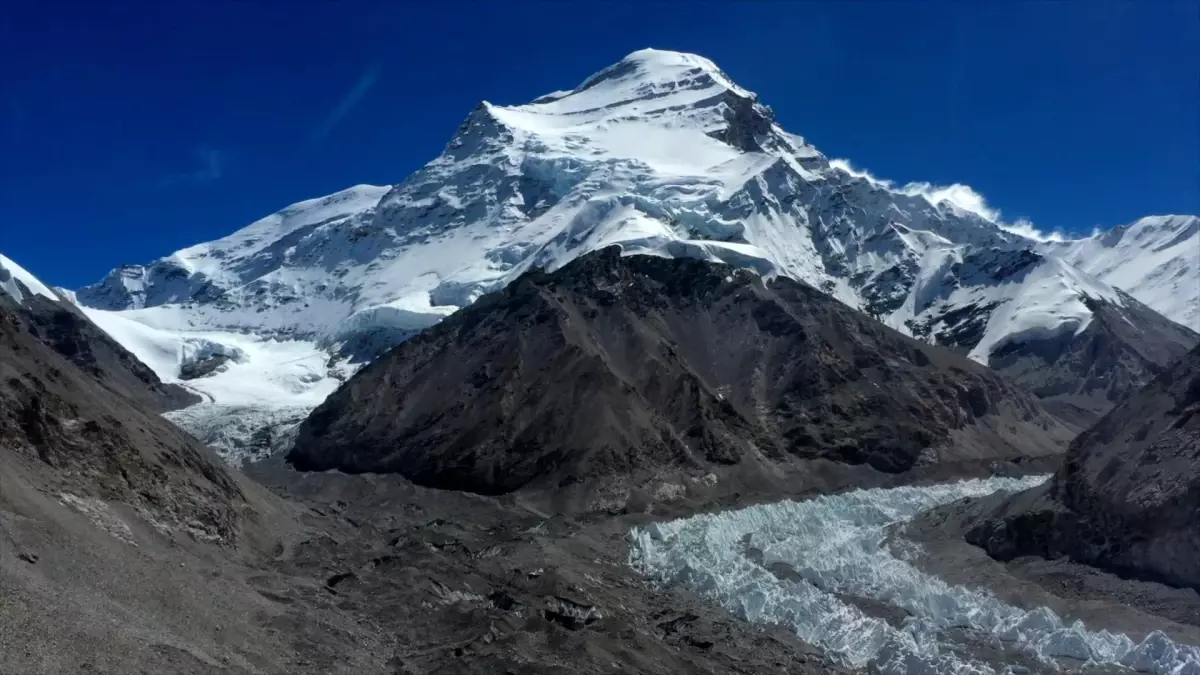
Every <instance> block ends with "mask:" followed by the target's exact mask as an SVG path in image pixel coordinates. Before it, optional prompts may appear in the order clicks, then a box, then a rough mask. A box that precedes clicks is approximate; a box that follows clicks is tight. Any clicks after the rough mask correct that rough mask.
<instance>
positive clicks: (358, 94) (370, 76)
mask: <svg viewBox="0 0 1200 675" xmlns="http://www.w3.org/2000/svg"><path fill="white" fill-rule="evenodd" d="M378 79H379V67H378V66H371V67H370V68H368V69H367V70H366V71H364V72H363V74H362V75H360V76H359V77H358V80H357V81H356V82H355V83H354V86H353V87H350V91H347V92H346V94H345V95H344V96H342V98H341V100H340V101H338V104H337V105H335V106H334V107H333V110H330V111H329V114H328V115H326V116H325V120H324V121H323V122H321V124H319V125H317V127H316V128H315V129H313V130H312V132H311V133H309V135H308V142H309V143H310V144H315V143H320V142H321V141H322V140H324V139H325V137H326V136H328V135H329V134H330V132H332V131H333V130H334V128H335V127H337V125H338V124H340V123H341V121H342V120H343V119H344V118H345V117H346V115H349V114H350V111H352V110H354V107H355V106H357V105H358V104H359V102H360V101H362V100H363V97H364V96H366V95H367V93H368V92H370V91H371V87H373V86H375V82H376V80H378Z"/></svg>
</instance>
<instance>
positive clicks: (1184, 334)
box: [988, 296, 1200, 429]
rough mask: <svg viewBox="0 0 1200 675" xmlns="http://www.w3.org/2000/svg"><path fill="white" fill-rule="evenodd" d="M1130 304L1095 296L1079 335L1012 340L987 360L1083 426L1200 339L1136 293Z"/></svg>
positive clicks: (1059, 413)
mask: <svg viewBox="0 0 1200 675" xmlns="http://www.w3.org/2000/svg"><path fill="white" fill-rule="evenodd" d="M1123 300H1124V306H1122V307H1116V306H1114V305H1113V304H1111V303H1108V302H1105V301H1102V300H1089V301H1088V308H1089V309H1090V310H1091V312H1092V320H1091V322H1090V323H1089V324H1088V326H1087V328H1085V329H1084V330H1082V331H1081V332H1079V333H1078V334H1070V333H1067V334H1063V335H1060V336H1058V337H1057V338H1049V339H1040V340H1032V341H1029V342H1023V343H1013V344H1010V345H1007V346H1006V347H1004V348H1002V349H1000V350H997V351H996V352H993V353H992V355H991V358H990V359H989V361H988V364H989V365H990V366H991V367H992V368H993V369H994V370H996V371H997V372H999V373H1001V374H1002V375H1004V376H1005V377H1006V378H1008V379H1009V380H1012V381H1013V382H1015V383H1016V384H1019V385H1021V386H1022V387H1023V388H1025V389H1027V390H1028V391H1029V392H1030V393H1032V394H1034V396H1036V397H1037V398H1038V399H1040V400H1041V403H1042V405H1044V406H1045V407H1046V409H1047V410H1049V411H1050V412H1052V413H1054V414H1055V415H1056V416H1058V417H1059V418H1060V419H1062V420H1064V421H1066V422H1067V423H1068V424H1070V425H1072V426H1074V427H1077V428H1079V429H1085V428H1087V427H1088V426H1090V425H1091V424H1093V423H1095V422H1096V421H1097V420H1098V419H1099V418H1100V417H1101V416H1102V415H1104V413H1106V412H1108V411H1109V410H1110V409H1111V408H1112V407H1113V406H1114V405H1116V404H1117V403H1120V402H1121V401H1123V400H1124V399H1125V398H1126V397H1128V396H1130V395H1132V394H1134V393H1135V392H1137V391H1138V389H1140V388H1141V387H1142V386H1143V385H1144V384H1146V383H1147V382H1149V381H1150V380H1152V379H1154V377H1155V376H1156V375H1158V374H1160V373H1163V372H1165V371H1167V370H1169V369H1170V368H1171V367H1172V364H1173V363H1175V362H1176V361H1177V360H1178V359H1179V358H1181V357H1183V356H1184V355H1185V354H1187V352H1188V350H1189V349H1191V348H1192V347H1195V346H1196V345H1197V344H1198V343H1200V335H1197V334H1196V333H1195V332H1193V331H1192V330H1191V329H1189V328H1186V327H1185V326H1182V325H1180V324H1177V323H1174V322H1172V321H1169V320H1167V319H1165V318H1163V316H1162V315H1161V314H1158V313H1157V312H1155V311H1153V310H1151V309H1150V308H1149V307H1146V306H1145V305H1143V304H1141V303H1140V302H1138V301H1136V300H1134V299H1133V298H1131V297H1129V296H1124V297H1123Z"/></svg>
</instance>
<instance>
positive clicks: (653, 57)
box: [575, 48, 750, 95]
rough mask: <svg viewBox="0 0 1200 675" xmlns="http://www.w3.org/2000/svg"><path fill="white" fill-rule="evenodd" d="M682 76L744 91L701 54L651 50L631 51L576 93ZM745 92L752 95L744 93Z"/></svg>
mask: <svg viewBox="0 0 1200 675" xmlns="http://www.w3.org/2000/svg"><path fill="white" fill-rule="evenodd" d="M681 75H688V76H691V77H696V76H703V75H707V76H708V77H710V78H712V79H714V80H717V81H719V82H720V83H721V84H724V85H726V86H727V87H728V88H731V89H739V90H740V89H741V88H740V87H738V86H737V85H736V84H734V83H733V82H732V81H731V80H729V77H728V76H727V75H725V73H723V72H722V71H721V69H720V68H718V67H717V64H715V63H713V62H712V61H710V60H708V59H706V58H704V57H703V56H700V55H699V54H689V53H686V52H673V51H666V50H662V49H650V48H647V49H639V50H637V51H635V52H631V53H630V54H629V55H627V56H626V57H625V58H623V59H621V60H620V61H618V62H616V63H614V64H613V65H611V66H609V67H607V68H604V69H603V70H601V71H599V72H597V73H594V74H593V75H591V76H590V77H588V78H587V79H585V80H584V81H583V83H582V84H580V85H579V86H578V87H576V88H575V91H576V92H579V91H584V90H586V89H590V88H591V87H594V86H596V85H598V84H600V83H602V82H606V81H612V80H619V79H637V80H642V81H658V82H669V81H675V80H677V79H678V78H679V77H680V76H681ZM742 92H743V93H746V94H747V95H750V94H749V92H745V91H744V90H742Z"/></svg>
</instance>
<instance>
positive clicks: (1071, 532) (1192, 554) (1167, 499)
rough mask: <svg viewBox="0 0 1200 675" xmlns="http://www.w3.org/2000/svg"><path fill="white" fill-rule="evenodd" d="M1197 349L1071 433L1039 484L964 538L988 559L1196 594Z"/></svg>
mask: <svg viewBox="0 0 1200 675" xmlns="http://www.w3.org/2000/svg"><path fill="white" fill-rule="evenodd" d="M1198 511H1200V348H1197V349H1193V350H1192V351H1191V352H1190V353H1188V354H1187V355H1186V356H1185V357H1184V358H1183V359H1182V360H1180V361H1179V362H1177V363H1176V364H1174V365H1173V366H1172V367H1171V368H1169V369H1167V370H1166V371H1165V372H1163V373H1162V374H1160V375H1159V376H1158V377H1157V378H1155V379H1154V380H1153V381H1152V382H1151V383H1150V384H1149V385H1147V386H1146V387H1144V388H1143V389H1142V390H1141V391H1139V392H1137V393H1136V394H1134V395H1133V396H1131V397H1130V398H1129V399H1128V400H1126V401H1125V402H1124V403H1122V404H1120V405H1118V406H1117V407H1116V408H1114V409H1113V410H1112V411H1111V412H1110V413H1108V414H1107V415H1105V416H1104V417H1103V418H1102V419H1101V420H1100V421H1099V422H1098V423H1097V424H1096V425H1095V426H1093V427H1091V428H1090V429H1088V430H1087V431H1085V432H1084V433H1082V434H1080V435H1079V437H1078V438H1076V439H1075V440H1074V441H1073V442H1072V443H1071V446H1070V449H1069V450H1068V452H1067V457H1066V461H1065V462H1064V464H1063V467H1062V469H1061V470H1060V471H1059V472H1058V474H1057V475H1055V477H1054V480H1053V481H1052V482H1051V483H1050V484H1049V485H1047V486H1044V487H1042V488H1037V489H1035V490H1033V491H1030V492H1028V493H1023V494H1021V495H1017V496H1016V497H1014V498H1012V499H1010V500H1008V501H1007V502H1005V503H1004V504H1002V505H1001V506H999V507H997V508H996V509H995V510H994V511H993V512H992V513H988V514H984V515H983V516H981V517H980V518H979V519H978V522H977V523H976V524H975V525H974V527H973V528H972V529H971V530H970V531H969V532H968V533H967V538H968V540H969V541H971V542H972V543H975V544H977V545H980V546H982V547H984V548H985V549H987V550H988V551H989V553H991V554H992V555H993V556H996V557H999V558H1003V559H1008V558H1012V557H1015V556H1019V555H1030V554H1033V555H1041V556H1044V557H1047V558H1055V557H1058V556H1061V555H1064V554H1065V555H1069V556H1070V557H1071V558H1073V559H1075V560H1078V561H1080V562H1084V563H1088V564H1091V565H1095V566H1098V567H1102V568H1107V569H1111V570H1114V571H1117V572H1121V573H1123V574H1129V575H1132V576H1134V577H1138V578H1145V579H1153V580H1160V581H1165V582H1167V583H1169V584H1172V585H1177V586H1190V587H1193V588H1200V520H1197V517H1196V514H1197V512H1198Z"/></svg>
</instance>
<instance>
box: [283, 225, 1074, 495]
mask: <svg viewBox="0 0 1200 675" xmlns="http://www.w3.org/2000/svg"><path fill="white" fill-rule="evenodd" d="M1069 436H1070V432H1069V431H1068V430H1067V429H1066V428H1064V426H1063V425H1062V424H1061V423H1060V422H1059V421H1058V420H1057V419H1055V418H1053V417H1052V416H1050V415H1048V414H1047V413H1046V412H1045V411H1044V410H1043V409H1042V408H1041V407H1040V406H1039V405H1038V404H1037V403H1036V402H1034V400H1033V399H1032V398H1031V397H1030V396H1028V395H1027V394H1025V393H1024V392H1022V391H1021V390H1019V389H1018V388H1016V387H1014V386H1013V385H1011V384H1009V383H1007V382H1005V381H1004V380H1003V379H1001V378H1000V377H998V376H996V375H995V374H994V373H992V372H991V371H990V370H988V369H987V368H985V367H983V366H980V365H978V364H976V363H974V362H971V361H969V360H967V359H965V358H963V357H960V356H957V355H955V354H952V353H950V352H949V351H947V350H944V349H941V348H938V347H934V346H930V345H927V344H923V343H920V342H917V341H915V340H912V339H910V338H907V337H905V336H903V335H901V334H899V333H897V332H895V331H893V330H891V329H888V328H886V327H885V326H883V325H881V324H879V323H878V322H876V321H874V320H872V319H870V318H869V317H867V316H866V315H865V314H862V313H860V312H858V311H855V310H852V309H850V308H849V307H846V306H845V305H843V304H841V303H839V302H837V301H835V300H833V299H831V298H829V297H828V296H826V295H824V294H822V293H820V292H818V291H816V290H815V289H813V288H811V287H809V286H806V285H804V284H801V283H798V282H795V281H791V280H788V279H784V278H779V279H775V280H773V281H770V282H767V283H765V284H764V282H763V281H762V280H761V279H760V278H759V277H757V276H755V275H753V274H751V273H749V272H746V271H737V270H733V269H732V268H730V267H727V266H725V265H720V264H713V263H709V262H703V261H698V260H688V259H675V260H672V259H664V258H657V257H650V256H629V257H622V256H621V255H620V254H619V251H618V250H617V249H616V248H610V249H605V250H603V251H600V252H598V253H595V254H591V255H588V256H585V257H583V258H581V259H579V260H577V261H575V262H572V263H571V264H569V265H567V266H566V267H564V268H562V269H560V270H559V271H557V272H555V273H553V274H545V273H543V272H541V271H534V272H530V273H528V274H526V275H524V276H522V277H521V278H520V279H518V280H517V281H515V282H514V283H513V284H512V285H511V286H509V287H508V288H506V289H505V290H503V291H500V292H498V293H495V294H492V295H489V296H486V297H485V298H483V299H481V300H480V301H478V302H477V303H475V304H474V305H472V306H471V307H469V308H467V309H465V310H462V311H461V312H459V313H458V314H456V315H454V316H453V317H451V318H449V319H447V320H446V321H445V322H443V323H441V324H439V325H438V326H435V327H434V328H432V329H429V330H427V331H426V332H424V333H422V334H421V335H419V336H417V337H416V338H414V339H412V340H410V341H409V342H406V343H404V344H403V345H401V346H399V347H397V348H396V349H394V350H393V351H391V352H389V353H388V354H386V355H385V356H383V357H381V358H380V359H379V360H378V361H376V362H375V363H373V364H372V365H370V366H369V367H367V368H366V369H364V370H363V371H362V372H360V373H359V374H358V375H356V376H355V377H354V378H352V379H351V380H350V382H348V383H347V384H346V385H344V386H343V387H342V388H341V389H339V390H338V391H337V392H336V393H335V394H334V395H332V396H331V397H330V398H329V399H328V400H327V401H326V402H325V403H324V404H323V405H322V406H320V407H319V408H318V409H317V410H316V411H315V412H314V413H313V414H312V415H311V416H310V417H309V418H308V420H306V421H305V423H304V424H303V425H302V427H301V429H300V433H299V437H298V440H297V443H296V446H295V448H294V449H293V450H292V452H291V453H290V455H289V460H290V461H291V462H292V463H293V464H294V465H295V466H297V467H298V468H301V469H311V470H322V469H335V468H336V469H341V470H344V471H349V472H363V471H371V472H397V473H400V474H403V475H404V476H406V477H408V478H410V479H412V480H413V481H415V482H417V483H420V484H424V485H429V486H434V487H442V488H452V489H464V490H470V491H475V492H481V493H490V494H496V493H506V492H511V491H513V490H517V489H521V488H525V487H529V488H555V487H561V486H564V485H569V484H572V483H577V482H592V481H597V480H602V479H603V478H604V477H605V476H613V475H625V476H629V475H637V474H639V473H641V472H645V471H652V470H654V469H655V468H663V467H694V468H697V469H703V468H705V467H712V466H715V465H729V464H739V463H741V464H747V463H761V464H762V465H763V466H766V467H769V466H771V465H779V464H786V463H788V462H790V461H793V460H796V459H816V458H821V459H828V460H833V461H836V462H840V463H849V464H867V465H870V466H871V467H874V468H876V469H879V470H883V471H887V472H902V471H905V470H908V469H910V468H913V467H914V466H918V465H922V464H932V463H937V462H948V461H960V460H971V459H981V458H1000V457H1016V456H1028V455H1045V454H1050V453H1054V452H1058V451H1060V450H1061V448H1062V447H1063V445H1064V444H1065V442H1066V440H1067V439H1068V438H1069Z"/></svg>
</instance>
